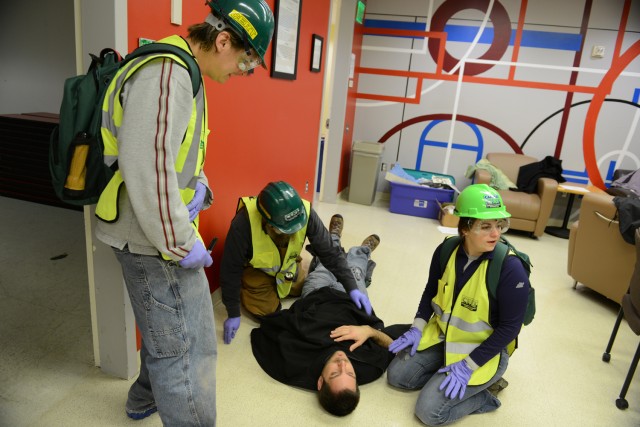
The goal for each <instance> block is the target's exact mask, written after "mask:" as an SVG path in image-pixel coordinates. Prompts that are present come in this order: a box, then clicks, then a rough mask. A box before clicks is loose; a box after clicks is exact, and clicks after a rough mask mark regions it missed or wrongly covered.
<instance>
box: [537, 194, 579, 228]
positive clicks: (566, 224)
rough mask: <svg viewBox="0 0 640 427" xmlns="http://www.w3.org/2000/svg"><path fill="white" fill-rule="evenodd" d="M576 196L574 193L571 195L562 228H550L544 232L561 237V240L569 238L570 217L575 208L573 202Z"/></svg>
mask: <svg viewBox="0 0 640 427" xmlns="http://www.w3.org/2000/svg"><path fill="white" fill-rule="evenodd" d="M575 197H576V195H575V194H573V193H569V200H567V210H566V211H565V212H564V218H563V219H562V226H560V227H553V226H549V227H546V228H545V229H544V232H545V233H547V234H551V235H552V236H556V237H560V238H561V239H568V238H569V229H568V228H567V226H568V225H569V217H570V216H571V209H572V208H573V201H574V199H575Z"/></svg>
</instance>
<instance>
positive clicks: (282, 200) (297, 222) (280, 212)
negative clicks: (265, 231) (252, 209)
mask: <svg viewBox="0 0 640 427" xmlns="http://www.w3.org/2000/svg"><path fill="white" fill-rule="evenodd" d="M256 205H257V206H258V211H259V212H260V214H261V215H262V217H263V218H264V219H265V220H266V221H267V222H268V223H269V224H271V225H272V226H274V227H275V228H277V229H278V230H280V232H282V233H284V234H293V233H295V232H296V231H298V230H300V229H301V228H302V227H304V225H305V224H306V223H307V211H306V210H305V208H304V205H303V204H302V199H301V198H300V196H299V195H298V192H297V191H296V190H295V189H294V188H293V187H292V186H291V185H289V184H287V183H286V182H284V181H278V182H270V183H269V184H267V186H266V187H264V188H263V189H262V191H261V192H260V194H259V195H258V201H257V203H256Z"/></svg>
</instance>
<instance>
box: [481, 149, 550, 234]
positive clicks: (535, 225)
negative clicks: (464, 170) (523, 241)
mask: <svg viewBox="0 0 640 427" xmlns="http://www.w3.org/2000/svg"><path fill="white" fill-rule="evenodd" d="M487 160H488V161H489V162H490V163H491V164H492V165H493V166H495V167H496V168H498V169H500V170H501V171H502V172H503V173H504V174H505V175H506V176H507V177H508V178H509V179H510V180H511V181H513V182H514V183H516V182H517V180H518V172H519V170H520V167H521V166H524V165H528V164H530V163H534V162H538V161H539V160H538V159H536V158H535V157H531V156H526V155H524V154H516V153H488V154H487ZM475 183H476V184H490V183H491V173H490V172H489V171H487V170H484V169H476V171H475ZM557 191H558V182H557V181H556V180H554V179H551V178H540V179H539V180H538V187H537V190H536V192H535V193H532V194H528V193H524V192H521V191H511V190H498V192H499V193H500V196H501V197H502V201H503V202H504V204H505V206H506V207H507V211H509V213H510V214H511V228H513V229H516V230H522V231H530V232H531V234H532V235H533V236H535V237H540V236H542V234H543V233H544V229H545V227H546V226H547V222H548V221H549V216H550V215H551V209H552V208H553V203H554V201H555V199H556V193H557Z"/></svg>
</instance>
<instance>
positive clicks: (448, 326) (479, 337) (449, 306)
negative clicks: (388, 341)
mask: <svg viewBox="0 0 640 427" xmlns="http://www.w3.org/2000/svg"><path fill="white" fill-rule="evenodd" d="M459 248H460V247H458V248H456V249H455V250H454V251H453V253H452V254H451V257H449V261H448V262H447V266H446V267H445V270H444V273H443V274H442V277H441V278H440V280H438V293H437V294H436V296H435V297H434V298H433V299H432V300H431V306H432V307H433V310H434V315H433V316H432V317H431V319H429V322H428V323H427V325H426V326H425V327H424V329H423V331H422V339H421V340H420V344H419V345H418V350H424V349H425V348H429V347H431V346H432V345H435V344H437V343H440V342H442V341H443V340H444V341H445V365H447V366H448V365H451V364H452V363H455V362H458V361H460V360H462V359H464V358H465V357H467V356H468V355H469V354H470V353H471V352H472V351H473V350H475V349H476V348H477V347H478V346H479V345H480V344H482V343H483V342H484V341H485V340H486V339H487V338H489V336H491V334H492V333H493V327H492V326H491V325H490V324H489V290H488V289H487V283H486V277H487V266H488V264H489V260H487V259H485V260H483V261H482V262H481V263H480V265H479V266H478V269H477V270H476V271H475V273H473V276H471V277H470V278H469V281H468V282H467V283H465V285H464V287H463V288H462V289H461V290H460V293H459V294H458V297H457V298H456V300H455V302H454V301H453V287H454V286H455V281H456V269H455V262H456V254H457V253H458V249H459ZM499 362H500V355H499V354H498V355H496V356H495V357H493V358H492V359H491V360H489V361H488V362H487V363H485V364H484V365H483V366H481V367H479V368H478V369H476V370H475V371H474V372H473V374H472V375H471V379H470V380H469V385H480V384H485V383H486V382H487V381H489V380H490V379H491V378H493V376H494V375H495V373H496V372H497V370H498V364H499Z"/></svg>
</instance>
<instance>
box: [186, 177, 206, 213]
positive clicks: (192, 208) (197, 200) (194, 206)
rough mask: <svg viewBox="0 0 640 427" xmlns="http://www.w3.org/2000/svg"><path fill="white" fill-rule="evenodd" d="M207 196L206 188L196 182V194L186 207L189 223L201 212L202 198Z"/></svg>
mask: <svg viewBox="0 0 640 427" xmlns="http://www.w3.org/2000/svg"><path fill="white" fill-rule="evenodd" d="M206 196H207V186H206V185H204V184H203V183H201V182H200V181H198V183H197V184H196V192H195V194H194V195H193V199H191V201H190V202H189V204H188V205H187V209H189V222H192V221H193V220H194V219H196V217H197V216H198V213H200V211H201V210H202V205H204V198H205V197H206Z"/></svg>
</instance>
